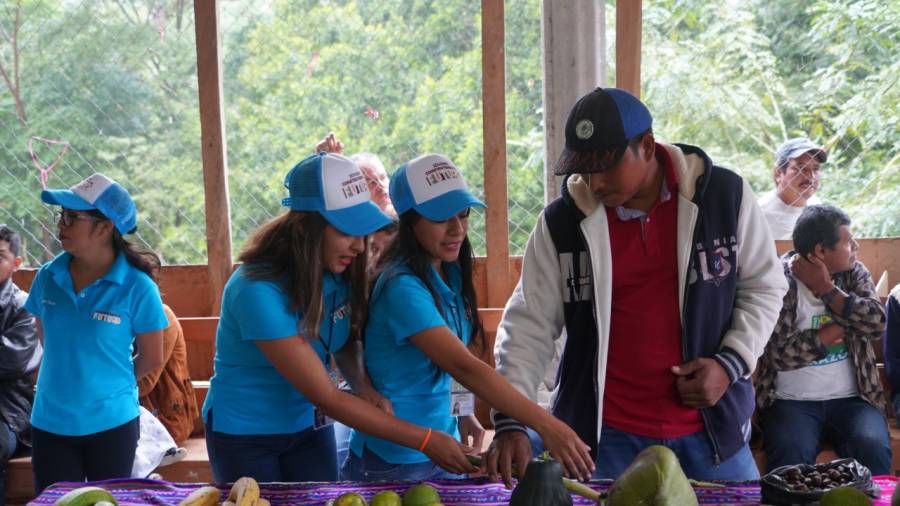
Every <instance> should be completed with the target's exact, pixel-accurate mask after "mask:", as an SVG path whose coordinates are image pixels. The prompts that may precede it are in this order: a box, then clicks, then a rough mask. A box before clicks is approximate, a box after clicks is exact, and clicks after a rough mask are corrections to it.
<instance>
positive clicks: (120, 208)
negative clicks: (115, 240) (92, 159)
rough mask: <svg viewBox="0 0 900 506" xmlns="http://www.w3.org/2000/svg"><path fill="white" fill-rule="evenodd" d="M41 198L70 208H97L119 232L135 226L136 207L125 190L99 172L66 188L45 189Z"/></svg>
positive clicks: (129, 229)
mask: <svg viewBox="0 0 900 506" xmlns="http://www.w3.org/2000/svg"><path fill="white" fill-rule="evenodd" d="M41 200H42V201H44V203H47V204H51V205H55V206H62V207H64V208H66V209H72V210H73V211H90V210H93V209H96V210H98V211H100V212H101V213H103V216H106V217H107V218H109V220H110V221H112V222H113V224H114V225H115V226H116V229H118V230H119V232H121V233H122V235H126V234H130V233H132V232H134V231H135V230H136V229H137V207H135V205H134V201H133V200H131V195H129V194H128V190H126V189H125V188H124V187H123V186H122V185H120V184H119V183H117V182H115V181H113V180H112V179H110V178H108V177H106V176H104V175H103V174H100V173H99V172H96V173H94V174H91V175H90V176H88V178H87V179H85V180H84V181H82V182H80V183H78V184H76V185H75V186H73V187H72V188H70V189H68V190H44V191H42V192H41Z"/></svg>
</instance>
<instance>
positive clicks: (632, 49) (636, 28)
mask: <svg viewBox="0 0 900 506" xmlns="http://www.w3.org/2000/svg"><path fill="white" fill-rule="evenodd" d="M641 19H642V18H641V0H618V1H617V2H616V87H617V88H622V89H623V90H628V91H629V92H631V94H632V95H634V96H636V97H638V98H640V96H641V30H642V26H641Z"/></svg>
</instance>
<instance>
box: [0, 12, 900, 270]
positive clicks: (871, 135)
mask: <svg viewBox="0 0 900 506" xmlns="http://www.w3.org/2000/svg"><path fill="white" fill-rule="evenodd" d="M644 5H645V8H644V41H643V48H644V50H643V69H642V74H643V78H644V98H645V99H646V101H647V102H648V104H649V105H650V107H651V110H652V111H653V113H654V117H655V118H656V124H655V130H656V132H657V134H658V136H659V137H660V138H661V139H662V140H665V141H673V142H675V141H677V142H687V143H690V144H696V145H698V146H701V147H703V148H704V149H706V150H707V151H708V152H709V153H710V154H711V155H712V156H713V158H714V159H715V160H716V161H717V162H719V163H721V164H723V165H726V166H729V167H732V168H734V169H735V170H737V171H738V172H740V173H741V174H742V175H744V176H745V177H747V178H748V179H749V180H750V182H751V184H752V185H753V186H754V188H755V189H756V190H757V191H759V192H762V191H765V190H768V189H769V188H771V186H772V181H771V165H772V162H773V156H772V152H773V151H774V149H775V147H776V146H777V145H778V144H779V143H780V142H781V140H783V139H785V138H787V137H791V136H795V135H804V134H808V135H809V136H811V137H812V138H814V139H816V140H818V141H820V142H822V143H824V144H825V145H827V147H828V149H829V153H830V157H829V163H828V164H827V165H826V166H825V167H824V171H825V176H824V180H823V185H822V191H821V195H822V197H823V200H825V201H829V202H834V203H836V204H838V205H840V206H842V207H844V208H845V209H846V210H847V211H849V212H850V213H851V215H852V216H853V218H854V227H855V231H856V232H857V234H858V235H863V236H885V235H894V236H896V235H900V212H898V211H897V205H896V202H897V201H898V200H900V171H898V164H900V162H898V160H900V153H898V150H900V144H898V142H897V139H898V138H900V135H898V134H900V112H898V111H900V107H898V105H900V91H898V89H900V87H898V83H897V80H898V76H900V41H898V31H897V30H896V27H897V26H900V4H898V3H897V2H887V3H885V2H879V1H877V0H815V1H813V2H804V1H799V0H794V1H788V2H765V1H763V0H751V1H750V2H749V3H748V2H735V1H734V0H704V1H700V0H661V1H658V2H650V3H645V4H644ZM504 6H505V11H506V19H505V33H506V90H507V95H506V112H507V132H506V135H507V141H508V145H507V148H508V156H507V159H508V168H509V178H508V179H509V188H508V194H509V201H510V208H509V215H510V237H509V241H510V251H511V253H512V254H520V253H521V252H522V251H523V250H524V246H525V242H526V240H527V238H528V234H529V233H530V231H531V228H532V227H533V225H534V222H535V220H536V218H537V216H538V213H539V212H540V210H541V208H542V207H543V163H544V160H543V142H544V141H543V125H542V108H541V94H542V89H541V87H542V83H541V80H542V74H541V35H540V12H541V3H540V2H539V1H538V0H508V1H506V2H505V3H504ZM15 11H16V2H15V1H12V0H11V1H9V2H5V3H3V5H2V6H0V26H2V28H3V30H4V31H5V32H6V33H12V32H13V29H14V22H13V20H14V18H15ZM220 12H221V32H222V33H221V37H220V39H221V44H222V57H223V86H224V91H225V104H224V105H225V114H226V134H227V141H228V142H227V149H228V162H229V183H230V191H231V195H230V197H231V214H232V230H233V233H232V235H233V243H234V250H235V253H237V252H238V251H239V250H240V247H241V246H242V245H243V243H244V241H245V240H246V238H247V237H248V236H249V235H250V234H251V233H252V231H253V229H254V228H255V227H257V226H259V225H260V224H261V223H263V222H265V221H266V220H268V219H270V218H271V217H273V216H275V215H276V214H277V213H279V212H282V210H283V208H282V207H281V205H280V200H281V198H282V197H283V196H284V191H285V190H284V188H283V186H282V178H283V176H284V174H285V173H287V171H288V170H289V169H290V168H291V167H292V166H293V165H294V164H296V163H297V162H298V161H299V160H301V159H302V158H303V157H305V156H306V155H308V154H310V153H311V151H312V149H313V147H314V146H315V143H316V142H317V141H318V140H319V139H320V138H322V137H323V136H324V135H325V134H326V133H327V132H329V131H332V130H333V131H335V132H336V133H337V134H338V135H339V137H340V138H341V139H342V140H343V141H344V143H345V145H346V152H347V153H350V154H352V153H356V152H360V151H369V152H373V153H376V154H378V155H379V156H380V157H381V158H382V160H383V161H384V163H385V165H386V167H388V170H389V171H392V170H393V169H395V168H396V167H398V166H399V165H400V164H402V163H404V162H406V161H408V160H410V159H412V158H413V157H415V156H418V155H420V154H423V153H425V152H439V153H443V154H445V155H448V156H449V157H450V158H451V159H452V160H454V162H456V163H457V164H458V165H459V166H460V167H461V168H462V169H463V171H464V173H465V175H466V178H467V181H468V182H469V184H470V186H471V187H472V188H473V190H474V191H475V192H476V193H479V194H483V189H482V184H483V164H484V159H483V137H482V92H481V72H482V70H481V12H480V4H479V3H478V2H469V1H462V0H448V1H444V2H435V1H431V0H394V1H391V2H384V1H378V0H320V1H314V0H273V1H266V2H255V1H253V0H220ZM607 12H608V16H607V22H608V26H609V30H610V32H611V31H612V30H613V27H614V8H613V3H612V2H609V3H608V10H607ZM20 18H21V25H20V29H19V39H18V44H17V50H18V53H19V59H20V69H19V70H20V82H21V84H20V86H21V99H22V103H23V104H24V109H25V113H26V116H27V118H25V120H24V121H23V119H22V118H20V116H19V115H18V114H17V111H16V107H15V106H16V102H15V100H14V96H13V94H12V93H11V90H10V89H9V88H8V87H6V86H5V85H3V84H0V132H2V134H0V175H2V181H3V183H4V184H2V185H0V221H3V222H7V223H11V224H13V225H14V226H16V227H17V228H18V229H19V230H21V231H22V232H23V235H24V236H25V239H26V248H27V260H28V262H29V263H30V264H31V265H35V264H37V263H40V261H42V260H43V259H45V258H46V257H47V255H49V254H51V253H52V252H55V251H58V244H56V243H55V241H54V240H53V239H52V236H53V235H55V224H54V223H52V222H51V219H50V211H49V210H48V209H47V208H46V207H44V206H42V205H41V204H40V202H39V199H38V193H39V191H40V184H39V182H38V178H37V175H38V172H37V170H36V168H35V167H34V166H33V164H32V163H31V160H30V158H29V155H28V152H27V149H26V146H27V141H28V139H29V138H30V137H31V136H33V135H37V136H43V137H47V138H52V139H64V140H66V141H68V142H69V143H70V144H71V146H72V147H71V148H70V150H69V152H68V153H67V154H66V155H65V157H64V158H63V160H62V162H61V164H60V165H59V167H57V169H56V170H55V171H54V173H53V174H52V175H51V178H50V185H51V186H54V187H64V186H69V185H71V184H74V183H75V182H77V181H79V180H80V179H82V178H83V177H85V176H86V175H88V174H90V173H91V172H94V171H101V172H104V173H106V174H107V175H109V176H111V177H113V178H116V179H118V180H120V181H121V182H123V183H124V184H125V185H126V187H128V188H129V189H130V190H131V191H132V194H133V195H134V196H135V199H136V200H137V202H138V207H139V210H140V227H139V231H140V235H139V238H140V240H142V241H143V242H145V243H146V244H147V245H149V246H151V247H152V248H153V249H155V250H157V251H160V252H161V253H163V255H164V258H165V260H166V262H168V263H204V262H205V261H206V258H205V256H206V243H205V237H204V230H205V218H204V200H203V178H202V163H201V158H200V126H199V114H198V106H197V84H196V83H197V79H196V52H195V46H194V44H195V42H194V29H193V11H192V8H191V4H190V2H183V1H180V0H166V1H162V2H149V1H142V0H98V1H96V2H87V1H80V2H79V1H70V2H53V1H49V0H23V1H22V4H21V13H20ZM608 38H609V40H611V41H614V38H612V37H611V33H610V36H609V37H608ZM613 54H614V44H610V55H613ZM610 59H612V56H610ZM0 62H2V64H3V67H4V69H5V70H7V71H8V72H9V73H10V75H12V73H13V68H14V67H13V46H12V44H11V43H10V42H9V41H7V40H5V39H4V41H3V45H2V46H0ZM376 111H377V117H376V114H375V112H376ZM35 149H36V152H37V156H38V157H39V159H40V160H41V162H42V163H43V164H46V163H48V162H49V161H51V160H52V159H53V158H54V156H55V153H56V148H55V147H47V146H43V145H42V144H40V143H37V144H35ZM483 217H484V213H476V214H475V215H474V219H473V220H472V237H473V241H474V243H475V248H476V252H478V253H480V254H483V253H484V251H485V249H484V244H485V239H484V222H483ZM45 247H46V249H47V251H45V250H44V248H45Z"/></svg>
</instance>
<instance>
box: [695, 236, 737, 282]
mask: <svg viewBox="0 0 900 506" xmlns="http://www.w3.org/2000/svg"><path fill="white" fill-rule="evenodd" d="M696 246H697V263H699V264H700V269H699V271H700V272H699V274H700V276H699V277H700V278H701V279H702V280H703V281H706V282H710V283H715V285H716V286H719V284H720V283H721V282H722V281H723V280H724V279H725V278H727V277H728V275H729V274H731V272H732V271H734V265H733V264H732V262H733V261H734V260H733V259H734V258H736V257H737V249H738V242H737V237H735V236H733V235H732V236H726V237H722V238H719V239H714V240H713V241H712V244H711V247H710V248H707V244H704V243H700V242H698V243H697V245H696Z"/></svg>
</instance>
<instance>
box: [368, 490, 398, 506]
mask: <svg viewBox="0 0 900 506" xmlns="http://www.w3.org/2000/svg"><path fill="white" fill-rule="evenodd" d="M402 505H403V500H402V499H400V495H399V494H397V492H393V491H391V490H385V491H384V492H378V493H377V494H375V497H373V498H372V500H371V501H369V506H402Z"/></svg>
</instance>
